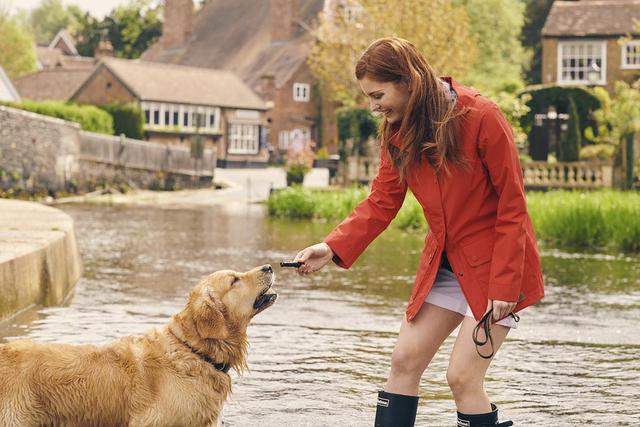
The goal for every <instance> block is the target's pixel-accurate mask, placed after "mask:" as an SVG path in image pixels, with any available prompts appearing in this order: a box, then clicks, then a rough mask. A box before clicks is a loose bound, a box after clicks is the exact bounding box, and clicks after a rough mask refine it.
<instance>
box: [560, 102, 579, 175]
mask: <svg viewBox="0 0 640 427" xmlns="http://www.w3.org/2000/svg"><path fill="white" fill-rule="evenodd" d="M580 148H582V133H581V127H580V116H579V115H578V108H577V106H576V101H575V100H574V99H573V96H569V121H568V123H567V132H566V135H565V137H564V139H561V141H560V153H559V154H560V155H559V156H558V160H560V161H561V162H577V161H578V159H579V158H580Z"/></svg>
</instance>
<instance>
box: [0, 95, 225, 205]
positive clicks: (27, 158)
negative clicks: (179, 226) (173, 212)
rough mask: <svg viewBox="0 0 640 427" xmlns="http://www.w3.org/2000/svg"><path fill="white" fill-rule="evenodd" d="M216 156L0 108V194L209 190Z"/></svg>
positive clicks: (209, 151) (207, 151)
mask: <svg viewBox="0 0 640 427" xmlns="http://www.w3.org/2000/svg"><path fill="white" fill-rule="evenodd" d="M215 165H216V153H215V151H214V150H210V149H207V150H204V156H203V158H202V159H199V160H198V161H197V162H196V160H195V159H194V158H192V157H191V153H190V151H189V148H187V147H181V146H167V145H161V144H154V143H150V142H146V141H137V140H133V139H129V138H119V137H114V136H109V135H100V134H95V133H91V132H84V131H81V130H80V127H79V126H78V125H77V124H75V123H71V122H67V121H64V120H60V119H55V118H51V117H46V116H42V115H39V114H34V113H29V112H25V111H22V110H16V109H12V108H7V107H4V106H0V190H3V191H13V192H18V193H20V192H26V193H43V192H48V193H55V192H59V191H91V190H94V189H95V188H98V187H103V186H108V185H118V184H126V185H130V186H137V187H142V188H151V189H157V190H160V189H177V188H191V187H204V186H210V185H211V184H212V181H213V173H214V169H215Z"/></svg>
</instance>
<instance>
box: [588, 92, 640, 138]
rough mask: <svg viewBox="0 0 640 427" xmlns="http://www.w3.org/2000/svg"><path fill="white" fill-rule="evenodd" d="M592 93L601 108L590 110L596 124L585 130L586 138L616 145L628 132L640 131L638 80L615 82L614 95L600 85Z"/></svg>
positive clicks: (630, 133)
mask: <svg viewBox="0 0 640 427" xmlns="http://www.w3.org/2000/svg"><path fill="white" fill-rule="evenodd" d="M593 92H594V94H595V96H596V97H597V98H598V99H599V100H600V105H601V107H600V108H599V109H598V110H596V111H594V112H593V117H594V118H595V120H596V122H597V126H596V127H595V128H594V127H589V128H587V130H586V131H585V135H586V137H587V138H588V139H591V140H593V141H595V142H597V143H601V144H602V143H604V144H612V145H619V144H620V142H621V141H622V140H623V139H625V138H626V137H628V136H629V135H632V134H634V133H636V132H640V80H637V81H636V82H635V83H633V84H629V83H626V82H623V81H617V82H616V83H615V91H614V94H613V97H612V96H610V95H609V93H608V92H607V90H606V89H605V88H602V87H596V88H595V89H594V90H593Z"/></svg>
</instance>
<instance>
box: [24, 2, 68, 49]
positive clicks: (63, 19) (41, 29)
mask: <svg viewBox="0 0 640 427" xmlns="http://www.w3.org/2000/svg"><path fill="white" fill-rule="evenodd" d="M78 11H79V8H78V7H77V6H68V7H65V6H64V5H63V4H62V0H41V1H40V4H39V5H38V7H36V8H35V9H33V11H32V12H31V15H30V17H29V23H30V24H31V28H32V29H33V32H34V34H35V38H36V43H38V44H40V45H48V44H49V43H51V41H52V40H53V38H54V37H55V35H56V34H57V33H58V31H60V30H63V29H67V28H69V27H71V26H73V25H75V19H76V14H77V13H78Z"/></svg>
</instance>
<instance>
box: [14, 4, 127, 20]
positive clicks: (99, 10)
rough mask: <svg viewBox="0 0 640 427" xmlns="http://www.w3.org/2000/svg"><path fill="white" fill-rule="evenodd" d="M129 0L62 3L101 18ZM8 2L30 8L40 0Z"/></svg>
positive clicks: (15, 7) (18, 7)
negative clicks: (75, 6)
mask: <svg viewBox="0 0 640 427" xmlns="http://www.w3.org/2000/svg"><path fill="white" fill-rule="evenodd" d="M128 2H129V0H63V3H64V4H75V5H78V6H80V9H82V10H86V11H88V12H89V13H90V14H91V15H93V16H95V17H97V18H102V17H104V16H105V15H106V14H108V13H109V12H111V11H112V10H113V9H114V8H115V7H116V6H118V5H121V4H125V3H128ZM4 3H9V5H11V6H12V8H13V10H16V9H27V10H31V9H33V8H35V7H36V6H38V4H40V0H4Z"/></svg>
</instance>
